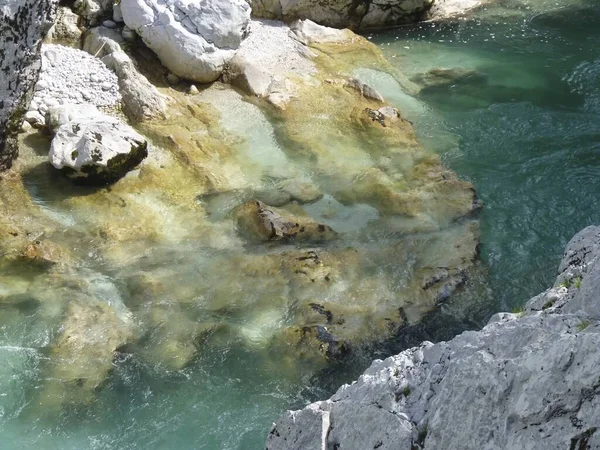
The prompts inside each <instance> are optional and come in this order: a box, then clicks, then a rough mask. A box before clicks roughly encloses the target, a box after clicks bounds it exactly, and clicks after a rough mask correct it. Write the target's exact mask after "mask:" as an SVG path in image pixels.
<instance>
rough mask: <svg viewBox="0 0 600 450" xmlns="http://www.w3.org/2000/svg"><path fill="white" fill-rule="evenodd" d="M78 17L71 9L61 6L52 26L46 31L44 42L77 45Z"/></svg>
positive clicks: (79, 30)
mask: <svg viewBox="0 0 600 450" xmlns="http://www.w3.org/2000/svg"><path fill="white" fill-rule="evenodd" d="M80 20H81V19H80V17H79V16H78V15H77V14H75V13H74V12H73V11H72V10H71V8H68V7H65V6H61V7H59V8H58V11H57V13H56V20H55V22H54V25H53V26H52V28H50V30H49V31H48V34H47V36H46V42H48V43H55V44H59V43H66V44H79V40H80V39H81V34H82V31H81V28H80V26H79V25H80Z"/></svg>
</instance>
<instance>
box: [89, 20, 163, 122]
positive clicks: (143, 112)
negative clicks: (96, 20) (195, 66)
mask: <svg viewBox="0 0 600 450" xmlns="http://www.w3.org/2000/svg"><path fill="white" fill-rule="evenodd" d="M123 42H124V38H123V36H121V35H120V34H119V33H118V32H117V31H116V30H111V29H108V28H104V27H97V28H94V29H92V30H90V31H89V32H88V33H87V34H86V36H85V39H84V43H83V49H84V50H85V51H86V52H88V53H90V54H94V55H97V56H98V57H100V58H102V62H103V63H104V64H105V65H106V67H108V68H109V69H110V70H112V71H113V72H114V73H115V74H116V75H117V78H118V80H119V92H120V93H121V96H122V101H123V109H124V112H125V114H127V116H128V117H129V119H130V120H131V121H133V122H142V121H144V120H150V119H154V118H162V117H164V116H165V114H166V109H167V105H166V99H165V96H163V95H162V94H161V93H159V92H158V89H156V87H155V86H153V85H152V83H150V82H149V81H148V79H147V78H146V77H145V76H144V75H142V74H141V73H140V72H139V71H138V70H137V68H136V67H135V64H134V63H133V61H132V60H131V58H130V57H129V56H128V55H127V54H126V53H125V52H123V51H122V49H121V46H120V44H121V43H123Z"/></svg>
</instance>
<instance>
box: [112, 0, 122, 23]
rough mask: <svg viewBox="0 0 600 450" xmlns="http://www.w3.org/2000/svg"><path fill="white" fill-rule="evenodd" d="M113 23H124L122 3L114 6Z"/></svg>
mask: <svg viewBox="0 0 600 450" xmlns="http://www.w3.org/2000/svg"><path fill="white" fill-rule="evenodd" d="M113 21H114V22H116V23H123V13H122V12H121V4H120V3H115V4H114V5H113Z"/></svg>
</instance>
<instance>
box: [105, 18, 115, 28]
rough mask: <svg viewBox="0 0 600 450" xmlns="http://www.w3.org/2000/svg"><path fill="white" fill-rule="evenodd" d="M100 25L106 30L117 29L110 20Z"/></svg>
mask: <svg viewBox="0 0 600 450" xmlns="http://www.w3.org/2000/svg"><path fill="white" fill-rule="evenodd" d="M102 25H104V26H105V27H106V28H111V29H114V28H117V24H116V23H115V22H113V21H112V20H105V21H104V22H102Z"/></svg>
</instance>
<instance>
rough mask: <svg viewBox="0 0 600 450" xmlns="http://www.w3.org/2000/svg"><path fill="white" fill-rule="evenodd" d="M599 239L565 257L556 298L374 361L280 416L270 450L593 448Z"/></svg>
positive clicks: (593, 232)
mask: <svg viewBox="0 0 600 450" xmlns="http://www.w3.org/2000/svg"><path fill="white" fill-rule="evenodd" d="M598 311H600V227H588V228H586V229H585V230H583V231H582V232H580V233H579V234H577V235H576V236H575V237H574V238H573V239H572V240H571V242H570V243H569V245H568V246H567V249H566V251H565V255H564V258H563V260H562V262H561V264H560V267H559V276H558V278H557V281H556V283H555V285H554V287H553V288H551V289H549V290H548V291H546V292H544V293H543V294H541V295H539V296H537V297H535V298H533V299H532V300H530V301H529V302H528V303H527V306H526V311H525V312H524V313H522V314H508V313H500V314H496V315H495V316H494V317H492V319H491V320H490V322H489V324H488V325H487V326H486V327H485V328H483V329H482V330H481V331H468V332H465V333H463V334H461V335H459V336H457V337H456V338H454V339H453V340H451V341H449V342H440V343H438V344H432V343H430V342H424V343H423V344H421V346H420V347H417V348H412V349H409V350H406V351H404V352H402V353H400V354H399V355H396V356H393V357H390V358H387V359H386V360H385V361H381V360H377V361H375V362H374V363H373V364H372V366H371V367H370V368H369V369H368V370H367V371H366V372H365V373H364V374H363V375H362V376H361V377H360V378H359V380H358V381H356V382H355V383H353V384H352V385H345V386H342V387H341V388H340V389H339V390H338V392H337V393H336V394H335V395H334V396H333V397H331V398H330V399H329V400H326V401H322V402H317V403H313V404H311V405H309V406H307V407H306V408H305V409H303V410H300V411H288V412H287V413H285V414H284V415H283V416H282V417H281V418H280V419H279V420H278V421H277V423H276V424H274V426H273V428H272V429H271V432H270V434H269V436H268V439H267V446H266V447H267V449H268V450H283V449H286V450H287V449H290V450H291V449H298V450H299V449H303V450H312V449H315V450H316V449H319V450H325V449H329V448H340V449H345V450H359V449H361V450H362V449H367V448H368V449H371V448H376V449H381V450H387V449H397V450H403V449H405V450H414V449H447V450H459V449H460V450H465V449H473V450H474V449H484V448H485V449H494V450H495V449H532V450H538V449H539V450H552V449H557V450H558V449H561V450H563V449H595V448H600V433H598V432H597V426H598V423H600V396H599V390H600V378H599V374H598V367H599V365H600V351H599V350H598V349H599V348H600V347H599V346H600V325H599V324H598V319H599V318H600V314H599V313H598Z"/></svg>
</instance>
